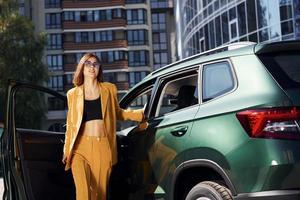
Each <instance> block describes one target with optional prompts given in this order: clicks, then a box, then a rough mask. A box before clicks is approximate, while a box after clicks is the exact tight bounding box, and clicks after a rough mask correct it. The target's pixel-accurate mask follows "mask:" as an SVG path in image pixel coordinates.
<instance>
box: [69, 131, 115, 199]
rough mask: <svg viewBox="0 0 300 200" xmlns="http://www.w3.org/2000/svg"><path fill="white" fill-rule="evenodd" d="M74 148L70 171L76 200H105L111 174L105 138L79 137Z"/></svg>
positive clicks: (107, 145) (108, 151)
mask: <svg viewBox="0 0 300 200" xmlns="http://www.w3.org/2000/svg"><path fill="white" fill-rule="evenodd" d="M76 140H77V141H76V144H75V146H74V151H73V152H74V153H73V156H72V160H71V169H72V174H73V179H74V182H75V187H76V199H77V200H106V192H107V186H108V181H109V176H110V172H111V162H112V159H111V152H110V146H109V141H108V139H107V137H97V136H85V135H79V136H78V138H77V139H76Z"/></svg>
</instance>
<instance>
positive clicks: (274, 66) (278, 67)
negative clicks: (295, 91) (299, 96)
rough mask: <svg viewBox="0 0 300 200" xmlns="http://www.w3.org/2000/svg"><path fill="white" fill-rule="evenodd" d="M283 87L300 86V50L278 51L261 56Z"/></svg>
mask: <svg viewBox="0 0 300 200" xmlns="http://www.w3.org/2000/svg"><path fill="white" fill-rule="evenodd" d="M259 58H260V59H261V61H262V62H263V64H264V65H265V67H266V68H267V70H268V71H269V72H270V73H271V74H272V76H273V77H274V78H275V80H276V81H277V82H278V83H279V84H280V86H281V87H282V88H283V89H291V88H300V68H299V66H300V52H299V51H298V52H278V53H269V54H262V55H260V56H259Z"/></svg>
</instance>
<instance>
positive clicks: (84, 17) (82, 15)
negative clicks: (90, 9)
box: [80, 11, 87, 22]
mask: <svg viewBox="0 0 300 200" xmlns="http://www.w3.org/2000/svg"><path fill="white" fill-rule="evenodd" d="M80 21H81V22H86V21H87V12H86V11H80Z"/></svg>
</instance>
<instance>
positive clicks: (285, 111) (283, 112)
mask: <svg viewBox="0 0 300 200" xmlns="http://www.w3.org/2000/svg"><path fill="white" fill-rule="evenodd" d="M236 116H237V118H238V120H239V121H240V123H241V124H242V126H243V128H244V129H245V130H246V132H247V133H248V134H249V136H250V137H255V138H274V139H300V127H299V123H298V122H299V120H300V110H299V108H296V107H288V108H262V109H254V110H245V111H241V112H238V113H237V114H236Z"/></svg>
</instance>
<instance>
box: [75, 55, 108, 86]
mask: <svg viewBox="0 0 300 200" xmlns="http://www.w3.org/2000/svg"><path fill="white" fill-rule="evenodd" d="M92 57H93V58H95V59H96V60H97V62H99V63H101V61H100V59H99V58H98V56H97V55H95V54H93V53H86V54H84V55H83V56H82V58H81V59H80V61H79V63H78V65H77V67H76V71H75V74H74V78H73V84H74V85H75V86H80V85H82V84H83V80H84V77H83V67H84V62H85V61H87V60H88V59H89V58H92ZM97 81H98V82H103V71H102V66H101V65H100V67H99V73H98V76H97Z"/></svg>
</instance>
